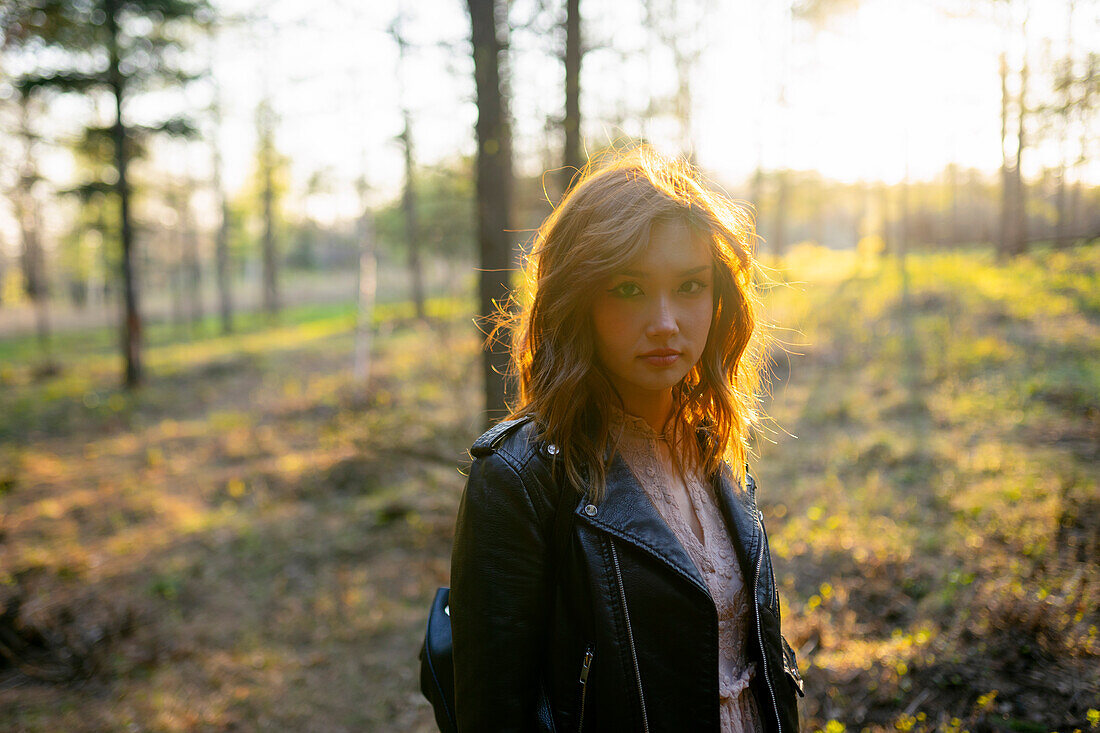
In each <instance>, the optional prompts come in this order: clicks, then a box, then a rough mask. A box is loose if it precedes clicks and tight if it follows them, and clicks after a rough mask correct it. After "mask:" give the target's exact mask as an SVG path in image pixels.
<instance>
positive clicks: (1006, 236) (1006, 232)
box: [997, 51, 1014, 259]
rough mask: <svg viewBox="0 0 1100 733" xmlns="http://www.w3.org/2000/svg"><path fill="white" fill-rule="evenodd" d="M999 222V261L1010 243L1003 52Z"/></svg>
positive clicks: (1005, 62)
mask: <svg viewBox="0 0 1100 733" xmlns="http://www.w3.org/2000/svg"><path fill="white" fill-rule="evenodd" d="M1000 71H1001V222H1000V231H999V234H998V237H997V255H998V257H999V258H1000V259H1003V258H1005V257H1006V256H1007V255H1008V249H1009V243H1010V242H1011V241H1012V239H1013V236H1012V216H1011V211H1012V205H1013V204H1012V202H1013V199H1014V197H1013V195H1012V176H1011V168H1012V166H1011V164H1010V163H1009V160H1008V151H1007V150H1006V149H1005V143H1006V142H1007V140H1008V104H1009V96H1008V58H1007V57H1006V55H1005V52H1004V51H1002V52H1001V61H1000Z"/></svg>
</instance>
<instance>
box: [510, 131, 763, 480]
mask: <svg viewBox="0 0 1100 733" xmlns="http://www.w3.org/2000/svg"><path fill="white" fill-rule="evenodd" d="M671 221H682V222H683V223H685V224H687V226H688V227H689V228H690V229H691V230H692V233H693V234H694V235H695V236H697V237H700V238H701V239H702V240H704V241H706V242H707V244H708V246H709V248H710V252H711V257H712V261H713V264H714V277H713V284H714V294H713V298H714V311H713V318H712V320H711V328H710V333H709V335H708V338H707V343H706V346H705V347H704V349H703V354H702V356H701V358H700V359H699V362H698V363H697V364H696V365H695V366H694V367H693V368H692V369H691V371H690V372H688V374H687V375H686V376H685V377H684V378H683V379H682V380H681V381H680V383H679V384H677V385H676V387H675V388H674V398H675V399H674V404H675V409H676V411H677V415H676V418H677V419H676V421H675V423H674V424H675V425H678V426H682V428H683V429H682V430H681V431H680V434H679V437H680V438H681V439H683V436H695V435H696V434H698V433H699V431H701V430H702V431H705V435H706V439H705V440H704V441H702V443H701V444H700V450H699V451H696V450H693V449H692V450H686V451H685V450H682V448H683V447H684V444H683V443H680V444H679V445H680V447H681V450H680V451H677V452H678V454H679V456H680V457H681V458H685V457H686V458H688V459H689V460H690V461H691V462H692V463H693V464H696V465H697V467H698V468H699V469H701V470H702V471H703V472H704V473H705V475H707V476H710V475H713V474H714V472H716V471H717V470H718V469H719V468H720V465H721V463H722V462H723V461H726V460H728V461H729V463H730V464H731V466H732V467H733V471H734V473H735V474H736V475H740V473H741V467H742V466H743V465H744V464H745V460H746V458H747V456H748V450H749V448H748V446H749V432H750V429H751V427H752V425H753V424H754V423H755V421H756V420H757V417H758V403H759V394H758V393H759V389H760V387H761V367H762V360H763V358H764V350H763V344H762V333H761V328H760V327H759V324H758V322H757V315H756V314H757V310H758V304H759V296H758V294H757V291H756V286H755V284H754V278H753V272H754V270H755V264H754V260H753V254H752V252H753V245H754V243H755V238H756V235H755V231H754V226H753V219H752V216H751V214H750V213H749V212H748V211H747V210H745V209H742V208H740V207H738V206H736V205H735V204H733V203H732V202H731V201H730V200H728V199H727V198H725V197H724V196H722V195H721V194H719V193H717V192H715V191H714V190H712V189H709V188H707V187H706V186H705V185H704V184H703V183H702V181H701V179H700V175H699V173H698V171H697V170H695V168H694V167H692V166H691V165H689V164H688V163H687V162H685V161H683V160H679V159H671V158H668V157H665V156H662V155H660V154H659V153H657V152H656V151H654V150H653V149H652V148H650V147H648V146H641V147H637V148H634V149H632V150H629V151H626V152H622V151H613V152H611V153H608V154H605V155H603V156H601V157H600V158H598V159H596V160H594V161H591V162H590V163H589V164H588V165H586V166H585V167H584V168H583V169H582V170H581V171H580V172H579V173H578V176H577V178H576V179H575V181H574V185H573V187H572V189H571V190H570V191H569V192H568V193H567V194H566V196H565V197H564V198H563V200H562V201H561V203H560V204H559V205H558V206H557V208H555V210H554V211H553V212H552V213H551V214H550V216H549V217H547V219H546V221H545V222H544V223H543V224H542V226H541V227H540V228H539V230H538V233H537V234H536V236H535V238H534V241H533V243H532V246H531V249H530V251H529V252H528V253H527V256H526V264H525V267H524V273H523V274H524V280H523V284H522V285H521V286H520V288H519V289H518V291H517V292H516V293H514V294H513V308H512V309H510V310H509V311H506V312H503V313H502V314H501V317H500V318H499V320H498V323H497V329H501V328H508V329H510V330H511V337H512V347H511V372H512V377H513V378H514V379H515V380H516V382H517V386H518V398H517V400H516V401H515V404H514V405H513V406H512V414H511V417H521V416H525V415H532V416H534V417H535V419H536V422H537V423H538V425H539V431H540V437H541V438H543V439H545V440H546V441H548V442H550V443H553V444H555V445H557V446H558V447H559V448H560V451H561V457H562V458H563V461H564V466H565V474H566V478H567V479H568V480H569V482H570V483H571V484H572V485H573V486H575V487H577V488H578V490H579V491H587V492H588V494H589V495H590V496H591V497H592V499H593V500H594V501H599V499H601V498H602V496H603V493H604V490H605V483H606V475H607V473H606V472H607V468H608V461H609V459H610V457H611V456H612V455H613V454H614V448H615V446H614V445H612V444H611V441H612V439H613V436H612V435H611V429H610V424H611V423H610V421H611V415H612V408H613V407H614V406H618V407H620V408H621V407H622V404H621V399H620V398H619V397H618V394H617V392H616V391H615V389H614V387H613V386H612V383H611V381H610V380H609V378H608V376H607V373H606V372H605V370H604V369H603V367H602V366H601V364H600V363H599V359H598V357H597V353H596V340H595V331H594V328H593V325H592V318H591V309H592V302H593V299H594V298H595V294H596V293H598V292H600V289H601V287H603V286H604V285H605V282H606V280H607V278H609V277H610V276H612V275H613V274H614V273H615V272H617V271H619V270H621V269H623V268H624V266H626V265H627V264H628V263H630V262H631V261H633V260H634V259H635V258H637V257H638V256H639V255H641V254H642V253H643V252H644V251H645V248H646V247H647V246H648V243H649V236H650V231H651V230H652V228H653V226H654V225H655V224H658V223H665V222H671Z"/></svg>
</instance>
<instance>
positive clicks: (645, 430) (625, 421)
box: [611, 405, 675, 444]
mask: <svg viewBox="0 0 1100 733" xmlns="http://www.w3.org/2000/svg"><path fill="white" fill-rule="evenodd" d="M674 424H675V421H673V420H669V421H668V424H667V425H666V426H665V430H664V432H661V433H659V432H657V431H656V430H654V429H653V426H651V425H650V424H649V423H648V422H646V421H645V419H644V418H641V417H638V416H637V415H631V414H630V413H628V412H623V411H622V410H621V409H620V408H619V406H618V405H611V425H612V427H613V428H618V430H619V432H621V433H625V434H630V435H633V436H637V437H640V438H647V439H649V440H663V441H665V442H667V443H670V444H671V442H672V439H673V427H674Z"/></svg>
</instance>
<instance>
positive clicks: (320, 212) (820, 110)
mask: <svg viewBox="0 0 1100 733" xmlns="http://www.w3.org/2000/svg"><path fill="white" fill-rule="evenodd" d="M532 1H533V0H516V2H515V11H514V12H515V16H516V18H519V19H523V18H526V17H528V16H529V15H530V12H529V11H530V6H531V5H532ZM215 2H216V4H217V5H218V7H219V8H220V9H221V10H222V11H223V12H224V13H226V14H228V15H230V16H233V15H237V16H242V17H244V18H246V19H247V18H250V19H251V20H246V21H245V22H242V23H240V24H239V25H237V26H236V27H231V28H229V29H227V30H225V31H224V32H223V33H222V34H221V36H220V39H219V40H218V42H217V44H216V46H215V48H213V49H211V50H210V51H209V53H210V54H211V56H212V60H213V66H214V69H215V75H216V78H217V81H218V84H219V85H220V89H221V94H222V99H223V107H224V125H223V128H222V130H221V133H220V137H219V142H220V145H221V149H222V151H223V155H224V159H225V172H226V174H225V177H226V183H227V185H228V186H229V188H230V189H231V190H235V189H237V188H238V187H240V186H241V185H242V184H243V183H244V181H245V179H246V177H247V175H248V171H249V169H250V168H251V165H252V161H253V160H254V156H255V149H256V140H255V110H256V106H257V104H258V103H259V101H260V99H261V98H262V97H263V96H264V95H265V94H269V95H270V96H271V98H272V99H273V101H274V105H275V109H276V110H277V112H278V114H279V117H280V123H279V127H278V133H277V145H278V147H279V149H280V151H281V152H282V153H283V154H285V155H286V156H288V157H289V159H290V161H291V166H292V171H293V176H294V180H295V182H296V188H297V189H298V191H299V192H300V191H302V190H303V189H304V187H305V182H306V181H307V180H308V179H309V178H310V177H311V176H313V175H314V174H315V173H316V172H317V171H325V172H326V175H327V178H328V179H329V184H330V186H329V187H330V189H331V192H330V193H323V192H322V193H321V194H319V195H315V196H313V197H311V198H310V199H309V200H308V201H307V202H306V205H307V206H308V207H309V209H310V213H311V214H312V215H314V216H315V217H317V218H320V219H322V220H326V219H328V220H332V219H335V218H342V217H352V216H355V215H356V213H357V211H358V208H359V202H358V197H357V195H356V193H355V189H354V186H353V185H352V184H353V182H354V181H355V180H356V179H357V178H358V177H359V176H360V175H361V174H362V172H363V171H364V169H365V170H366V175H367V180H368V183H369V185H370V187H371V189H372V199H373V200H374V201H375V202H380V201H382V200H385V199H387V198H390V197H392V196H393V195H395V194H396V192H397V190H398V187H399V186H400V183H401V180H402V175H403V162H402V157H401V149H400V147H399V146H398V145H397V144H396V142H395V137H396V136H397V135H398V134H399V133H400V132H401V128H402V119H401V115H400V106H401V105H402V104H404V105H407V106H408V107H409V109H410V110H411V111H412V114H413V117H414V139H415V144H416V153H417V157H418V159H419V160H420V161H421V162H424V163H432V162H437V161H440V160H443V159H446V158H449V157H453V156H456V155H459V154H470V153H472V152H473V150H474V143H473V124H474V122H475V120H476V116H477V111H476V107H475V106H474V87H473V80H472V66H473V65H472V62H471V61H470V59H469V56H468V53H469V47H468V42H467V38H468V36H469V22H468V19H467V17H466V11H465V3H464V2H463V1H462V0H415V1H413V0H376V1H374V2H361V1H358V0H316V1H315V2H311V3H302V2H299V1H298V0H274V1H273V2H260V1H259V0H215ZM788 2H789V0H693V2H688V1H687V0H682V1H681V2H680V3H679V4H678V5H677V7H678V8H680V9H681V12H686V10H685V9H690V8H692V7H703V8H704V9H705V12H704V13H701V14H698V21H696V20H693V18H692V17H691V16H690V14H687V15H684V16H682V17H681V19H680V23H679V27H681V28H687V29H690V28H692V27H696V26H697V27H699V28H700V29H701V35H700V36H698V41H697V45H698V47H699V48H700V49H701V55H700V57H699V61H698V64H697V66H696V68H695V72H694V75H693V76H692V91H693V98H694V104H693V111H694V123H693V127H694V133H695V140H696V141H697V146H696V149H697V156H698V160H699V163H700V164H701V165H702V167H704V168H705V169H708V170H710V171H712V172H713V173H715V174H716V175H717V176H718V177H719V178H720V179H721V180H723V181H725V182H727V183H729V184H733V185H736V184H737V183H738V182H739V181H741V180H743V179H745V178H746V177H747V176H748V175H750V173H751V172H752V171H753V169H754V168H755V167H756V166H757V164H758V163H762V164H763V165H764V166H765V167H766V168H776V167H779V166H787V167H791V168H798V169H809V168H815V169H817V170H819V171H821V172H822V173H823V174H825V175H826V176H828V177H832V178H836V179H841V180H848V181H851V180H858V179H861V178H862V179H885V180H888V181H896V180H900V179H901V178H902V177H903V176H904V175H905V172H906V169H907V168H908V172H909V175H910V176H911V177H912V178H914V179H922V178H930V177H933V176H935V175H937V174H938V173H939V172H940V171H942V169H943V168H944V166H945V165H946V164H947V163H948V162H950V161H952V160H954V161H956V162H957V163H959V164H961V165H962V166H966V167H971V166H972V167H977V168H980V169H983V170H986V171H990V172H992V171H995V170H996V169H997V168H998V167H999V166H1000V162H1001V155H1000V150H999V145H998V142H999V127H1000V104H1001V100H1000V80H999V76H998V59H997V56H998V53H999V52H1000V50H1001V48H1002V47H1005V45H1006V44H1007V47H1008V49H1009V52H1010V57H1011V58H1012V59H1013V66H1014V67H1015V65H1016V62H1017V61H1018V59H1019V58H1020V54H1021V49H1022V46H1021V42H1020V37H1019V34H1018V33H1015V34H1008V35H1006V34H1005V33H1004V31H1003V30H1002V29H1001V27H1000V26H999V25H997V24H996V23H995V22H994V21H993V19H992V18H991V17H990V12H991V11H990V10H989V8H990V7H993V6H994V5H997V4H996V3H992V2H988V3H960V2H957V1H956V0H863V2H862V3H861V7H860V9H859V10H858V12H855V13H850V14H848V15H844V16H841V17H839V18H836V19H835V20H834V22H832V23H831V24H830V25H829V26H828V27H827V28H826V29H825V30H822V31H820V32H818V33H813V32H811V30H810V29H809V27H808V26H807V24H805V23H802V22H799V23H796V24H794V25H793V26H792V24H791V23H790V22H789V20H788V17H787V8H788ZM666 4H668V3H667V2H657V3H656V5H658V6H661V5H666ZM1015 4H1016V5H1019V3H1015ZM1031 4H1032V12H1031V19H1030V26H1029V30H1030V31H1031V38H1032V39H1034V40H1033V42H1032V43H1031V48H1030V53H1031V61H1032V68H1033V78H1032V85H1033V86H1032V88H1033V89H1036V90H1037V89H1039V88H1040V87H1041V86H1045V85H1049V79H1048V78H1046V77H1045V76H1043V75H1042V74H1041V73H1039V72H1040V70H1041V69H1042V68H1047V67H1048V66H1049V63H1048V61H1049V59H1050V58H1052V57H1056V56H1059V55H1061V53H1062V52H1063V49H1064V46H1065V41H1064V39H1065V33H1066V26H1067V16H1066V3H1065V2H1063V1H1062V0H1033V2H1032V3H1031ZM968 5H973V6H975V7H979V8H981V9H982V11H983V15H982V16H974V17H948V16H947V15H946V14H945V13H944V12H943V11H942V10H939V9H937V8H938V7H940V6H950V7H956V8H958V7H963V6H968ZM1001 5H1003V3H1002V4H1001ZM644 7H645V2H643V0H636V2H624V1H623V0H582V2H581V9H582V13H583V14H584V16H585V26H584V31H585V35H586V43H588V44H591V45H593V46H596V48H595V50H593V51H592V52H590V53H589V54H588V55H587V56H586V57H585V64H584V68H583V75H582V85H581V88H582V116H583V117H584V127H583V131H584V136H585V140H586V142H587V144H588V146H589V148H592V149H595V148H598V147H600V146H602V145H604V144H606V143H607V142H608V141H609V140H611V139H614V138H616V137H619V136H621V135H623V134H640V133H642V132H646V133H647V134H648V135H649V136H650V137H651V139H653V140H654V142H655V143H656V144H657V145H658V147H662V148H664V149H666V150H669V151H670V152H671V151H675V148H676V144H677V142H676V141H677V140H678V139H679V130H678V128H677V126H676V124H675V123H674V122H673V121H672V120H670V119H666V120H658V121H656V122H654V123H653V124H651V126H650V127H649V128H648V129H647V130H644V131H643V130H642V129H641V128H640V127H639V124H640V123H638V122H637V120H638V117H639V115H638V114H637V113H638V111H640V110H641V109H643V108H644V107H645V105H646V103H647V101H648V99H649V98H650V97H651V96H661V95H668V94H670V93H671V92H672V91H673V89H674V88H675V73H674V69H673V66H672V63H671V56H670V54H669V53H668V52H667V50H665V49H662V48H655V47H654V46H653V44H652V43H651V42H650V40H649V39H648V38H647V36H646V34H645V32H644V31H642V30H640V26H639V21H640V19H641V18H642V16H643V14H644V11H643V8H644ZM399 8H401V9H403V10H404V12H405V14H406V16H407V22H406V24H405V34H406V36H407V38H408V40H409V41H410V43H411V44H413V48H412V49H411V50H410V52H409V54H408V57H407V60H406V63H405V65H404V66H403V67H400V65H399V63H398V53H397V48H396V44H395V43H394V42H393V39H392V38H391V37H390V36H389V35H388V34H387V32H386V29H387V27H388V26H389V25H390V23H391V22H392V21H393V19H394V17H395V16H396V15H397V13H398V10H399ZM682 37H684V38H691V37H692V36H691V35H689V34H685V35H683V36H682ZM555 38H556V37H555V36H553V35H551V34H548V33H546V32H545V31H540V30H538V29H535V30H532V31H521V32H518V33H516V34H515V35H514V36H513V39H512V42H513V49H514V51H515V53H514V55H513V57H512V68H513V81H512V92H513V98H514V101H513V112H514V114H515V117H516V152H517V157H518V160H517V165H518V166H519V168H520V170H521V171H522V172H526V173H533V172H537V171H539V170H541V169H542V168H543V167H544V166H545V165H546V164H547V163H551V162H553V161H555V160H556V159H557V157H558V156H559V155H560V151H559V148H558V146H559V145H560V142H559V138H558V137H557V136H556V135H555V136H554V137H553V138H551V137H548V135H547V134H546V132H545V129H546V121H547V118H548V117H556V116H560V114H561V109H562V105H563V90H562V69H561V66H560V64H559V63H557V62H556V61H554V60H553V59H551V58H548V56H547V53H553V52H556V50H557V49H556V45H555V44H556V40H555ZM1043 38H1049V39H1051V40H1050V41H1047V42H1045V44H1044V41H1043V40H1042V39H1043ZM1074 44H1075V47H1076V48H1077V49H1078V51H1079V53H1080V52H1082V51H1084V50H1086V49H1092V50H1097V49H1100V17H1098V13H1097V3H1096V0H1077V10H1076V15H1075V17H1074ZM646 48H649V49H650V50H649V51H648V52H646V51H644V50H643V51H641V52H640V53H635V54H634V55H629V54H627V53H626V52H629V51H636V52H637V51H639V50H641V49H646ZM203 53H207V52H205V51H204V52H203ZM1044 54H1046V55H1045V56H1044ZM781 91H782V95H783V97H784V101H782V102H781V100H780V93H781ZM188 101H189V103H191V104H193V105H204V104H207V103H208V101H209V88H207V89H205V90H204V89H202V88H199V89H197V90H195V91H192V92H191V96H190V98H189V100H188ZM172 104H176V105H177V106H178V105H179V104H180V101H179V100H176V101H175V102H174V103H173V102H171V101H169V100H166V99H165V98H164V97H163V96H161V97H156V96H153V97H149V98H147V99H146V100H144V101H143V102H142V103H141V104H135V105H134V106H133V107H132V108H131V110H130V112H129V114H131V115H132V116H133V117H134V121H138V118H143V117H144V118H155V117H157V116H161V115H162V114H163V109H165V108H166V107H168V106H170V105H172ZM616 119H625V122H624V124H623V126H622V127H616V126H615V125H614V122H613V120H616ZM1079 134H1080V132H1079V131H1075V132H1074V133H1073V139H1076V137H1077V136H1079ZM1093 138H1095V135H1093ZM1093 144H1094V145H1095V139H1094V142H1093ZM1056 152H1057V151H1056V149H1055V146H1053V145H1047V146H1046V147H1045V148H1044V149H1041V150H1037V151H1033V152H1031V153H1030V154H1029V155H1028V157H1027V158H1026V159H1025V174H1028V175H1036V174H1037V173H1038V171H1039V169H1040V166H1041V165H1043V164H1048V165H1053V164H1054V163H1055V161H1056ZM1094 157H1096V158H1100V155H1094ZM209 160H210V152H209V149H206V148H199V147H193V149H191V150H190V151H181V150H180V149H179V148H178V146H176V147H171V146H168V147H165V148H164V149H162V150H161V151H160V154H159V156H158V163H159V164H160V165H162V166H166V167H167V168H168V169H169V170H174V171H181V172H182V171H186V172H189V173H190V174H191V175H194V176H196V177H200V178H201V177H204V176H205V175H207V174H208V171H209ZM1086 177H1087V178H1089V179H1090V180H1093V181H1097V180H1100V169H1098V163H1097V162H1094V163H1093V164H1092V168H1091V169H1090V170H1089V171H1088V172H1087V175H1086Z"/></svg>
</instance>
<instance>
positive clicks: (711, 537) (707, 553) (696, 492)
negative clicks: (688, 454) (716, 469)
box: [611, 410, 763, 733]
mask: <svg viewBox="0 0 1100 733" xmlns="http://www.w3.org/2000/svg"><path fill="white" fill-rule="evenodd" d="M611 425H612V440H614V439H615V438H616V437H618V441H619V443H618V449H619V453H620V454H621V455H622V457H623V459H624V460H625V461H626V464H627V466H628V467H629V468H630V470H631V472H632V473H633V474H634V475H635V477H636V478H637V479H638V483H639V484H641V486H642V488H644V489H645V492H646V494H647V495H648V496H649V499H650V501H652V502H653V505H654V506H655V507H656V509H657V511H658V513H659V514H660V515H661V517H662V518H664V520H665V522H666V523H667V524H668V526H669V528H670V529H671V530H672V532H673V534H675V535H676V538H677V539H679V540H680V544H681V545H683V547H684V549H685V550H686V551H687V554H688V556H689V557H690V558H691V560H692V562H694V563H695V567H696V568H698V569H699V574H700V575H702V577H703V579H704V580H705V581H706V584H707V588H708V589H709V590H710V595H711V598H712V599H714V605H715V608H716V610H717V611H718V693H719V698H720V701H719V703H720V704H719V715H720V721H721V730H722V732H723V733H742V732H743V731H744V732H747V731H758V730H763V727H762V725H761V722H760V717H759V713H758V711H757V709H756V700H755V698H754V697H753V695H752V691H751V690H750V689H749V682H750V681H751V680H752V678H753V675H754V672H755V666H756V664H755V662H750V663H747V664H746V661H745V644H746V639H747V635H748V630H749V624H748V620H749V613H750V612H751V609H750V607H749V602H750V601H751V594H750V593H749V592H748V589H747V588H746V587H745V583H744V580H743V578H742V576H741V569H740V566H739V565H738V562H737V555H736V554H735V552H734V549H733V544H732V542H731V540H730V536H729V532H728V530H727V529H726V524H725V522H724V521H723V519H722V512H721V509H720V508H719V506H718V502H717V499H716V497H715V496H714V491H713V489H712V488H711V486H710V485H709V484H708V483H707V482H706V481H703V480H702V479H701V477H700V476H698V475H697V472H685V473H686V474H687V475H685V476H684V477H683V483H684V484H685V485H686V487H687V494H688V498H689V499H690V502H691V508H692V510H693V511H694V512H695V515H696V517H697V518H698V520H699V525H700V526H701V528H702V534H703V537H702V539H701V540H700V539H699V537H697V536H696V534H695V531H694V530H693V529H692V528H691V524H690V522H689V519H688V518H686V517H684V516H682V515H681V510H680V506H679V504H677V502H676V499H675V496H674V494H673V491H674V487H679V486H680V481H679V480H678V470H677V468H676V467H675V464H674V462H673V460H672V456H671V453H670V451H669V442H668V436H665V435H661V434H659V433H657V432H656V431H655V430H653V428H651V427H650V426H649V424H648V423H647V422H646V421H645V420H643V419H641V418H639V417H635V416H633V415H627V414H626V413H624V412H621V411H619V410H614V411H613V413H612V419H611Z"/></svg>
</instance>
